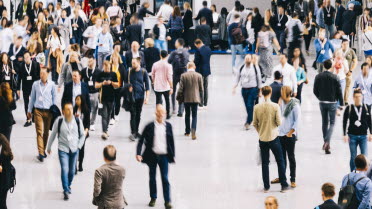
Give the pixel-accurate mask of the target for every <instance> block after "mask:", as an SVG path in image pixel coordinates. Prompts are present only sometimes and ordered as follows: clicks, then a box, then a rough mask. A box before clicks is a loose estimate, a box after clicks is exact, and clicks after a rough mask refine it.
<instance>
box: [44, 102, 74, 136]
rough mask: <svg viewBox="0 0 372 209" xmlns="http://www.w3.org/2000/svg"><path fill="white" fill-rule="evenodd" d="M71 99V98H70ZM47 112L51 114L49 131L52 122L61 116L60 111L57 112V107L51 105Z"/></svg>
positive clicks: (51, 127)
mask: <svg viewBox="0 0 372 209" xmlns="http://www.w3.org/2000/svg"><path fill="white" fill-rule="evenodd" d="M71 97H72V96H71ZM49 111H50V113H52V120H51V122H50V128H49V130H52V129H53V124H54V121H55V120H56V119H57V118H58V117H59V116H61V115H62V114H61V110H59V108H58V107H57V105H55V104H54V105H52V106H50V108H49Z"/></svg>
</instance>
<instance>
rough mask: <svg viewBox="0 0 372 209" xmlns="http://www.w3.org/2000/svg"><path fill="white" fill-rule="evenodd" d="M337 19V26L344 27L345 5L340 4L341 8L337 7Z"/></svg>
mask: <svg viewBox="0 0 372 209" xmlns="http://www.w3.org/2000/svg"><path fill="white" fill-rule="evenodd" d="M336 11H337V12H336V19H335V26H336V27H337V28H339V29H341V28H342V16H343V14H344V12H345V7H344V6H342V5H340V7H339V8H337V9H336Z"/></svg>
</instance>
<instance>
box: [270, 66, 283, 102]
mask: <svg viewBox="0 0 372 209" xmlns="http://www.w3.org/2000/svg"><path fill="white" fill-rule="evenodd" d="M282 83H283V75H282V73H281V72H279V71H275V72H274V82H272V83H271V84H270V87H271V90H272V93H271V98H270V99H271V101H272V102H274V103H277V104H278V103H279V99H280V97H281V91H282V87H283V84H282Z"/></svg>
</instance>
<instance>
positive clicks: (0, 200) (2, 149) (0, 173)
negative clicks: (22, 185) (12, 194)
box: [0, 134, 13, 209]
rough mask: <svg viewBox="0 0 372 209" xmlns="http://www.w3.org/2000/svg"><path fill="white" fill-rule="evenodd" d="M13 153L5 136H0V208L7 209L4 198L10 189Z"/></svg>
mask: <svg viewBox="0 0 372 209" xmlns="http://www.w3.org/2000/svg"><path fill="white" fill-rule="evenodd" d="M12 160H13V152H12V149H11V148H10V144H9V141H8V140H7V138H6V136H4V135H3V134H0V185H1V186H0V208H2V209H7V206H6V197H7V195H8V190H9V189H10V188H9V187H10V186H11V185H10V183H11V182H10V175H11V166H12V164H11V161H12Z"/></svg>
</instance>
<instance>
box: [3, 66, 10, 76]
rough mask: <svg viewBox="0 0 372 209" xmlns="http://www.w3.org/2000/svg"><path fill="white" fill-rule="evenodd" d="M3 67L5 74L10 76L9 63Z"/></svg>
mask: <svg viewBox="0 0 372 209" xmlns="http://www.w3.org/2000/svg"><path fill="white" fill-rule="evenodd" d="M3 69H4V72H5V74H6V75H7V76H8V75H9V67H8V65H3Z"/></svg>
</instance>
